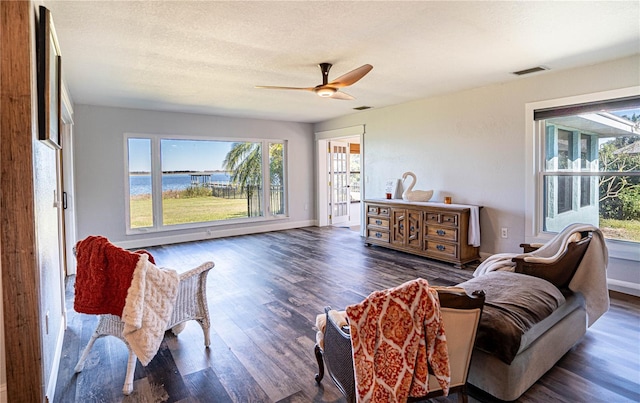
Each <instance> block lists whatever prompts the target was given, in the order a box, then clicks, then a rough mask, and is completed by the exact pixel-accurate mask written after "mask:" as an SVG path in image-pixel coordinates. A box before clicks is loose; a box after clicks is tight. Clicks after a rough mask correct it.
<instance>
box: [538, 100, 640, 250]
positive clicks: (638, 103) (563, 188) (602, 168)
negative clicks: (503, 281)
mask: <svg viewBox="0 0 640 403" xmlns="http://www.w3.org/2000/svg"><path fill="white" fill-rule="evenodd" d="M535 115H536V120H537V121H538V123H537V127H538V133H539V135H540V139H541V141H540V145H541V148H542V150H541V153H540V155H542V156H543V162H542V164H541V171H540V183H541V185H542V186H541V192H540V193H539V196H540V198H541V205H542V207H543V210H544V211H543V214H542V219H543V222H542V228H543V230H544V231H549V232H559V231H561V230H562V229H563V228H564V227H565V226H566V225H568V224H570V223H575V222H582V223H589V224H592V225H595V226H597V227H599V228H600V230H601V231H602V232H603V234H604V235H605V237H606V238H608V239H612V240H617V241H627V242H636V243H637V242H640V98H637V97H636V98H631V99H623V100H609V101H603V102H601V103H594V105H577V106H567V107H564V108H556V109H550V110H546V111H536V113H535Z"/></svg>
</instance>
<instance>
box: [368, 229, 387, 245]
mask: <svg viewBox="0 0 640 403" xmlns="http://www.w3.org/2000/svg"><path fill="white" fill-rule="evenodd" d="M367 238H369V239H376V240H378V241H381V242H389V232H387V231H376V230H374V229H367Z"/></svg>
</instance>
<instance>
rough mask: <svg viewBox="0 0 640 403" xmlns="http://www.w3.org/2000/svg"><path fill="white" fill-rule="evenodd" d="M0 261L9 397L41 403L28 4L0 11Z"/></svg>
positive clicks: (31, 39)
mask: <svg viewBox="0 0 640 403" xmlns="http://www.w3.org/2000/svg"><path fill="white" fill-rule="evenodd" d="M0 10H1V14H2V16H1V18H2V23H1V24H0V26H1V30H2V31H1V35H0V45H1V46H0V47H1V49H2V58H1V62H0V63H1V64H0V83H1V86H0V88H1V94H0V110H1V112H2V123H1V125H2V126H1V130H0V186H1V188H2V192H1V193H0V253H1V256H2V258H1V269H2V295H3V305H4V340H5V353H6V362H7V395H8V400H9V401H10V402H39V401H43V400H44V387H43V385H44V382H43V371H42V350H41V345H42V343H41V335H40V334H41V333H40V332H41V330H40V329H41V324H40V321H39V305H40V304H39V275H38V264H37V258H36V256H37V254H36V242H35V213H34V186H33V185H34V184H33V152H32V141H33V133H34V127H33V122H34V119H33V116H32V114H33V113H35V111H34V109H32V105H33V102H32V100H33V96H35V95H34V94H35V86H34V85H33V84H34V83H35V80H33V77H34V76H33V74H35V68H34V67H33V64H32V62H33V61H34V59H33V56H34V55H35V52H34V48H33V44H34V43H35V32H34V18H35V17H34V12H33V4H32V3H31V2H30V1H2V2H1V3H0Z"/></svg>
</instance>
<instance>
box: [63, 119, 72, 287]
mask: <svg viewBox="0 0 640 403" xmlns="http://www.w3.org/2000/svg"><path fill="white" fill-rule="evenodd" d="M72 131H73V124H72V123H71V122H66V121H64V119H63V124H62V136H61V140H62V184H63V188H62V195H61V196H62V197H61V200H62V214H63V217H62V218H63V228H64V230H63V231H64V232H63V234H62V242H63V243H61V245H64V247H65V259H64V263H66V266H63V267H65V268H66V275H67V276H70V275H72V274H76V257H75V254H74V253H73V248H74V246H75V245H76V212H75V192H74V189H75V185H74V175H73V172H74V168H73V139H72V135H73V133H72Z"/></svg>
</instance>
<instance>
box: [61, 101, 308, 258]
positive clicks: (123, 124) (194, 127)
mask: <svg viewBox="0 0 640 403" xmlns="http://www.w3.org/2000/svg"><path fill="white" fill-rule="evenodd" d="M74 121H75V126H74V141H75V157H74V158H75V160H74V163H75V179H76V198H75V200H76V208H77V210H76V213H77V234H78V239H79V240H80V239H83V238H85V237H86V236H88V235H103V236H106V237H107V238H109V240H111V241H112V242H114V243H117V244H119V245H121V246H123V247H143V246H150V245H158V244H163V243H171V242H182V241H189V240H196V239H205V238H213V237H219V236H228V235H237V234H243V233H252V232H261V231H268V230H274V229H284V228H294V227H302V226H308V225H314V224H315V216H314V198H315V191H314V188H313V163H312V161H313V130H312V125H311V124H307V123H291V122H278V121H268V120H258V119H242V118H228V117H219V116H208V115H198V114H187V113H172V112H156V111H145V110H137V109H123V108H110V107H99V106H88V105H76V106H75V108H74ZM124 133H150V134H174V135H194V136H216V137H225V138H257V139H259V138H272V139H284V140H288V163H289V164H288V174H289V177H288V185H289V218H287V219H284V220H278V221H268V222H261V223H245V224H229V225H223V226H216V227H212V228H213V229H212V234H211V235H207V232H206V230H207V229H208V228H209V227H207V228H200V229H191V230H176V231H169V232H163V233H150V234H139V235H138V234H136V235H126V234H125V230H126V228H125V226H126V224H125V193H124V189H125V182H124V178H125V176H124V175H125V174H124V158H125V150H124V144H125V143H124Z"/></svg>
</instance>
